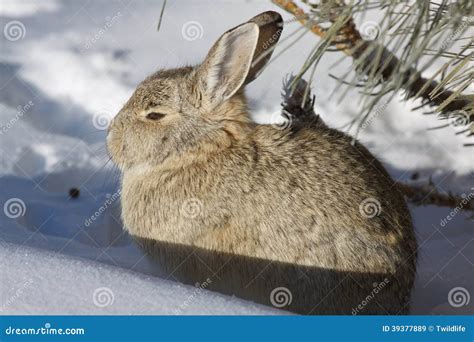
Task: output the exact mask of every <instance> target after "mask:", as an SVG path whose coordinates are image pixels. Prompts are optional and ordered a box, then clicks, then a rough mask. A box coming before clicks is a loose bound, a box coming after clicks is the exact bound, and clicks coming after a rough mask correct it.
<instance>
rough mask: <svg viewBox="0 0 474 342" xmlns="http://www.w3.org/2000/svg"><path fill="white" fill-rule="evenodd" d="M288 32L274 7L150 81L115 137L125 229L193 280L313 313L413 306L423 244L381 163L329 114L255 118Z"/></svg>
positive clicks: (112, 147)
mask: <svg viewBox="0 0 474 342" xmlns="http://www.w3.org/2000/svg"><path fill="white" fill-rule="evenodd" d="M281 30H282V19H281V16H280V15H279V14H278V13H275V12H264V13H262V14H260V15H258V16H256V17H254V18H252V19H251V20H250V21H248V22H246V23H243V24H241V25H239V26H237V27H235V28H233V29H231V30H229V31H227V32H225V33H224V34H223V35H222V36H221V37H220V38H219V39H218V40H217V42H216V43H215V44H214V46H213V47H212V48H211V50H210V52H209V53H208V55H207V57H206V59H205V60H204V62H203V63H202V64H201V65H199V66H196V67H184V68H178V69H172V70H161V71H158V72H156V73H155V74H153V75H151V76H150V77H148V78H147V79H146V80H144V81H143V82H142V83H141V84H140V85H139V86H138V88H137V89H136V91H135V92H134V94H133V95H132V97H131V98H130V100H129V101H128V102H127V103H126V104H125V106H124V107H123V109H122V110H121V111H120V113H119V114H118V115H117V116H116V117H115V119H114V120H113V122H112V123H111V126H110V128H109V134H108V137H107V144H108V149H109V152H110V154H111V156H112V158H113V160H114V161H115V163H116V164H117V165H118V166H119V168H120V169H121V170H122V173H123V176H122V211H123V212H122V217H123V221H124V225H125V227H126V229H127V230H128V232H129V233H130V234H131V235H132V236H133V237H134V238H135V239H136V240H137V241H138V242H139V243H141V244H142V245H143V246H144V247H145V248H147V249H148V251H149V252H150V253H151V254H153V256H154V257H155V258H156V260H157V261H158V262H159V264H160V265H161V266H160V267H161V268H160V269H161V272H163V274H164V275H166V276H168V277H172V278H176V279H179V280H181V281H184V282H188V283H196V282H199V283H200V284H201V285H199V286H201V287H202V286H203V285H202V284H205V288H209V289H215V290H217V291H220V292H224V293H229V294H235V295H237V296H239V297H242V298H247V299H251V300H254V301H257V302H260V303H264V304H271V305H273V306H276V307H281V308H282V309H286V310H290V311H294V312H299V313H304V314H321V313H322V314H341V313H343V314H351V313H352V314H358V313H361V314H367V313H370V314H398V313H407V312H408V301H409V295H410V290H411V287H412V285H413V280H414V276H415V263H416V248H417V247H416V240H415V237H414V233H413V227H412V223H411V218H410V214H409V211H408V209H407V206H406V204H405V202H404V199H403V197H402V195H401V194H400V193H398V192H397V190H396V189H395V187H394V186H393V181H392V180H391V178H390V176H389V175H388V174H387V172H386V171H385V169H384V168H383V166H382V165H381V163H380V162H379V161H378V160H377V159H375V158H374V157H373V156H372V155H371V154H370V153H369V152H368V151H367V150H366V149H365V148H364V147H363V146H361V145H360V144H357V143H356V144H352V141H351V139H350V138H349V137H347V136H346V135H344V134H343V133H341V132H338V131H335V130H333V129H330V128H328V127H327V126H325V125H324V124H322V123H321V124H316V125H308V127H300V128H299V129H298V130H296V131H295V130H292V129H291V127H289V128H281V127H276V126H275V125H257V124H254V123H252V122H251V121H250V119H249V113H248V110H247V102H246V98H245V95H244V92H243V86H244V85H245V84H247V83H248V82H250V81H252V80H253V79H254V78H256V77H257V76H258V74H259V73H260V72H261V71H262V69H263V67H264V66H265V64H266V63H267V62H268V60H269V58H270V55H271V52H272V51H273V49H274V47H275V44H276V42H277V41H278V38H279V36H280V34H281Z"/></svg>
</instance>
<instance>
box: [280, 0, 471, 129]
mask: <svg viewBox="0 0 474 342" xmlns="http://www.w3.org/2000/svg"><path fill="white" fill-rule="evenodd" d="M272 2H273V3H274V4H276V5H277V6H279V7H280V8H282V9H284V10H285V11H287V12H289V13H291V14H293V15H294V16H295V18H296V19H297V20H298V21H299V22H300V23H301V24H303V25H308V24H310V25H309V27H310V30H311V32H313V33H314V34H316V35H318V36H319V37H321V38H325V33H326V32H327V30H325V29H323V28H322V27H321V26H320V25H319V24H318V23H315V22H313V21H311V22H309V23H308V16H307V15H306V13H305V12H304V10H303V9H302V8H300V7H299V6H298V5H297V4H296V3H295V2H294V1H292V0H272ZM339 6H344V2H343V1H340V2H339ZM331 21H334V20H333V18H331ZM337 40H338V41H343V42H344V43H337V42H335V44H333V45H332V46H334V47H335V48H336V49H337V50H339V51H342V52H344V53H345V54H346V55H348V56H350V57H352V58H353V59H354V61H356V60H357V59H358V58H360V57H362V58H363V59H365V60H366V61H367V62H369V61H371V60H373V59H375V58H380V60H379V63H378V66H377V67H378V70H375V72H376V73H380V75H381V76H382V79H381V81H387V80H390V79H391V77H392V76H393V75H394V74H395V73H396V72H397V70H398V69H399V67H400V63H401V62H400V60H399V59H398V57H397V56H396V55H394V54H393V53H392V52H390V51H389V50H388V49H387V48H386V47H383V46H380V45H379V44H377V43H375V42H371V41H366V40H364V39H363V38H362V36H361V34H360V32H359V31H358V30H357V28H356V26H355V24H354V21H353V18H352V17H351V18H349V20H347V21H346V22H345V24H344V25H343V27H342V28H341V29H340V30H339V32H338V34H337ZM373 44H376V45H377V46H376V47H375V48H374V46H373ZM379 51H382V53H381V57H377V56H376V55H377V54H378V53H380V52H379ZM367 52H368V53H367ZM367 64H368V63H367ZM359 69H360V70H364V71H365V73H366V74H367V73H371V72H373V70H367V68H364V66H363V65H362V68H359ZM369 69H370V68H369ZM368 76H370V75H368ZM403 80H404V82H401V84H400V86H401V88H402V89H404V90H405V91H406V92H407V97H408V98H410V97H416V98H419V99H421V100H422V101H423V103H425V104H431V105H436V106H438V107H439V108H440V111H441V112H442V113H444V114H446V115H449V113H453V112H467V111H468V110H469V109H470V110H471V111H472V107H473V106H474V104H473V102H472V100H469V99H467V98H465V97H462V96H456V95H457V94H455V92H453V91H450V90H448V89H445V88H444V87H443V86H442V85H441V84H440V83H438V82H437V81H434V80H432V79H426V78H423V77H422V76H421V73H420V72H419V71H417V70H416V69H414V68H409V69H408V70H407V71H406V72H404V74H403ZM435 93H436V96H433V94H435ZM473 121H474V115H472V114H469V115H468V122H467V123H471V122H473Z"/></svg>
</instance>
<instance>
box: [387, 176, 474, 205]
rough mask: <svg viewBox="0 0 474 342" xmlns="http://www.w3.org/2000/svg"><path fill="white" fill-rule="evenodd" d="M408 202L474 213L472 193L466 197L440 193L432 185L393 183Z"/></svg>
mask: <svg viewBox="0 0 474 342" xmlns="http://www.w3.org/2000/svg"><path fill="white" fill-rule="evenodd" d="M395 185H396V187H397V188H398V190H400V191H401V192H402V193H403V194H404V195H405V197H406V198H407V200H408V201H410V202H412V203H414V204H415V205H436V206H438V207H449V208H458V209H459V210H466V211H474V193H472V192H471V193H469V194H468V195H467V196H466V197H462V196H458V195H454V194H452V193H442V192H440V191H439V190H438V189H437V188H436V187H435V186H434V185H433V184H431V183H428V184H406V183H400V182H397V183H395Z"/></svg>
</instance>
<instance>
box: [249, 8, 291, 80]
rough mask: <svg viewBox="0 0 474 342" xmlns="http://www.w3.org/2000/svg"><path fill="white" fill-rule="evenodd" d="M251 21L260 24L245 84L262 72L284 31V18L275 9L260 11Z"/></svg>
mask: <svg viewBox="0 0 474 342" xmlns="http://www.w3.org/2000/svg"><path fill="white" fill-rule="evenodd" d="M249 22H250V23H255V24H257V25H258V29H259V35H258V42H257V48H256V49H255V53H254V56H253V59H252V64H251V66H250V71H249V73H248V75H247V78H246V79H245V82H244V84H247V83H250V82H252V81H253V80H254V79H256V78H257V77H258V76H259V75H260V74H261V73H262V71H263V69H264V68H265V66H266V65H267V63H268V61H269V60H270V57H271V56H272V54H273V51H274V50H275V47H276V44H277V43H278V40H279V39H280V36H281V33H282V31H283V19H282V17H281V15H280V14H279V13H277V12H274V11H267V12H263V13H260V14H259V15H257V16H255V17H253V18H252V19H250V20H249Z"/></svg>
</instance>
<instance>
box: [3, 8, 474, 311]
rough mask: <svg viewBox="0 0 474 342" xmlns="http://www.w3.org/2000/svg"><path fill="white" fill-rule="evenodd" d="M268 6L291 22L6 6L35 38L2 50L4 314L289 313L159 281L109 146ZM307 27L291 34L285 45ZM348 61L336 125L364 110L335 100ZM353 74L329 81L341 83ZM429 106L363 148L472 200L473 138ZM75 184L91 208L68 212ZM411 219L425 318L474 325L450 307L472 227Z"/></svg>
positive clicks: (320, 105) (256, 95)
mask: <svg viewBox="0 0 474 342" xmlns="http://www.w3.org/2000/svg"><path fill="white" fill-rule="evenodd" d="M268 9H274V10H278V9H277V8H276V7H275V6H273V5H272V4H271V3H270V2H269V1H260V0H249V1H238V0H234V1H231V0H225V1H217V2H216V1H211V0H202V1H199V2H198V1H193V2H190V1H188V2H184V1H173V2H170V1H168V5H167V8H166V11H165V15H164V17H163V22H162V24H161V29H160V31H159V32H157V31H156V26H157V23H158V18H159V13H160V10H161V3H160V2H149V1H94V2H92V1H91V2H87V1H65V2H61V1H48V2H43V1H41V2H40V1H33V0H21V1H20V0H3V1H2V5H1V6H0V24H1V28H4V27H5V26H6V25H7V24H8V23H9V22H11V21H20V22H21V23H22V25H23V26H24V32H23V33H24V34H23V35H22V36H23V37H22V38H19V39H10V40H9V39H7V38H8V37H7V35H6V34H5V33H4V34H3V35H2V36H1V38H0V39H1V45H0V126H1V127H0V128H1V130H0V189H1V190H0V206H1V207H3V206H4V205H5V203H7V201H8V200H11V199H15V201H16V202H15V203H16V204H17V207H16V208H17V209H18V210H19V213H20V214H19V215H18V214H17V212H8V215H7V212H6V211H5V210H4V211H1V209H0V259H1V260H2V267H1V269H0V279H1V280H0V285H1V288H0V309H1V310H2V313H10V314H38V313H43V314H46V313H47V314H72V313H76V314H90V313H100V314H174V313H182V314H273V313H282V312H281V311H277V310H275V309H272V308H267V307H262V306H260V305H256V304H253V303H250V302H245V301H242V300H238V299H236V298H232V297H227V296H223V295H220V294H216V293H212V292H210V291H207V290H203V291H200V292H199V295H197V296H196V295H193V293H195V288H193V287H192V286H186V285H181V284H178V283H176V282H173V281H170V280H163V279H160V278H158V277H156V275H154V273H153V268H152V267H151V263H150V261H149V260H148V259H147V258H146V257H145V256H144V254H143V253H142V251H141V250H139V249H138V248H137V247H135V245H134V244H133V243H132V242H131V240H130V238H129V237H128V236H127V234H126V233H124V231H123V229H122V227H121V223H120V208H119V203H118V202H119V201H118V200H117V199H116V197H117V196H116V195H117V191H118V187H117V182H116V181H117V177H118V175H117V174H116V171H115V169H114V168H113V167H112V166H111V165H110V164H111V163H106V162H107V157H106V153H105V145H104V143H105V130H104V129H105V128H106V126H107V123H108V121H109V120H110V118H112V117H113V115H115V114H116V113H117V111H118V110H119V109H120V107H121V106H122V105H123V104H124V102H125V101H126V100H127V99H128V97H129V96H130V94H131V93H132V91H133V89H134V87H135V86H136V85H137V83H138V82H139V81H141V80H142V79H143V78H144V77H145V76H147V75H148V74H150V73H152V72H154V71H155V70H156V69H157V68H167V67H175V66H182V65H185V64H194V63H198V62H199V61H200V60H202V58H203V57H204V56H205V54H206V52H207V50H208V49H209V47H210V46H211V45H212V43H213V42H214V41H215V40H216V39H217V38H218V37H219V36H220V34H222V33H223V32H224V31H226V30H227V29H229V28H230V27H232V26H234V25H237V24H239V23H241V22H243V21H244V20H247V19H248V18H250V17H252V16H253V15H255V14H257V13H259V12H261V11H264V10H268ZM280 12H281V11H280ZM286 17H288V16H286ZM189 22H197V23H199V25H200V26H199V25H198V26H196V27H197V29H198V30H200V32H198V33H197V35H195V36H189V37H184V36H183V32H185V31H184V30H183V27H184V25H185V24H186V23H189ZM298 25H299V24H297V23H293V24H290V25H288V27H287V28H286V29H285V32H284V36H283V38H282V40H284V39H285V37H288V34H289V33H290V32H292V31H294V30H295V29H297V28H299V26H298ZM21 29H22V28H21V27H20V30H21ZM20 33H21V32H20ZM185 38H187V39H185ZM194 38H197V39H194ZM288 42H289V41H286V43H285V42H284V43H283V44H281V45H280V47H279V49H277V51H276V54H278V53H279V51H281V48H282V46H284V45H286V44H287V43H288ZM315 43H316V38H315V37H314V36H312V35H311V34H306V35H305V37H304V38H303V39H302V40H301V41H300V42H298V43H297V48H295V49H293V50H289V51H287V52H285V53H284V54H282V55H281V56H280V57H278V58H277V59H276V60H275V61H274V62H273V63H271V64H270V66H269V67H268V68H267V69H266V70H265V72H264V73H263V74H262V75H261V77H260V78H259V79H258V80H256V81H254V82H253V83H252V84H251V85H250V86H249V87H248V89H247V94H248V95H249V97H250V100H251V107H252V111H253V115H254V118H255V120H256V121H257V122H268V121H270V120H273V121H275V115H274V113H278V112H279V104H280V101H281V100H280V91H281V83H282V80H283V78H284V77H285V76H286V75H287V74H288V73H291V72H293V73H294V72H296V71H297V70H298V67H299V66H301V65H302V62H303V61H304V59H305V58H306V56H307V55H308V54H309V52H310V51H311V49H312V48H313V46H314V44H315ZM339 57H340V55H339V54H337V53H335V54H328V55H327V56H325V57H324V58H323V60H322V61H321V64H320V66H319V67H318V70H317V72H316V77H315V80H314V83H313V88H314V89H313V91H314V93H315V94H316V97H317V101H316V102H317V110H318V112H319V113H320V114H321V116H322V118H323V119H324V120H325V121H326V122H328V123H329V124H330V125H332V126H333V127H337V128H341V127H343V126H344V125H345V124H347V123H348V122H349V121H350V120H351V119H353V118H354V117H355V116H356V114H357V113H358V109H359V106H358V103H357V102H356V101H355V99H358V95H357V94H355V93H354V94H351V95H350V96H348V97H347V98H346V100H344V101H342V102H341V103H338V102H337V101H336V100H337V99H338V94H336V96H334V97H333V98H332V99H329V95H330V93H331V91H332V90H333V89H334V87H335V86H336V82H335V81H334V80H333V79H331V78H330V77H329V76H328V69H329V67H330V66H331V65H332V64H333V63H334V61H335V59H336V58H339ZM346 66H347V61H346V62H343V63H341V64H340V65H339V66H338V68H337V69H332V70H330V72H331V73H334V74H336V75H341V74H343V73H344V71H345V67H346ZM416 105H417V104H416V103H408V104H403V103H401V102H400V101H398V99H395V100H393V101H391V102H390V103H389V104H388V105H387V106H386V107H385V108H384V109H383V110H380V113H379V114H378V115H376V116H375V117H374V118H373V120H371V122H370V124H369V125H368V126H367V127H366V128H365V129H364V130H362V131H361V132H360V139H361V140H362V142H364V143H365V144H366V145H367V146H368V147H369V149H370V150H371V151H372V152H373V153H374V154H375V155H377V156H378V157H379V158H380V159H381V160H382V161H383V162H384V163H385V165H386V166H387V168H388V169H389V171H390V173H391V174H392V176H393V177H394V178H396V179H402V180H407V179H408V178H409V177H410V175H411V174H412V173H413V172H415V171H417V172H419V174H420V178H421V179H422V180H427V179H428V178H429V177H430V176H432V177H433V180H434V182H435V183H437V184H438V185H439V186H440V188H441V189H443V190H453V191H455V192H457V193H464V194H466V195H467V194H469V193H470V192H473V191H474V190H472V189H471V188H472V187H473V182H472V172H473V171H474V163H473V161H474V159H473V154H472V150H471V149H469V148H466V147H463V146H462V144H463V143H465V142H466V138H465V137H463V136H461V135H455V134H454V133H455V130H454V129H453V128H451V127H448V128H444V129H440V130H434V131H433V130H428V128H432V127H435V126H438V125H440V124H441V123H443V122H440V121H439V120H437V119H436V118H435V117H434V116H427V115H422V113H421V112H420V111H415V112H413V111H411V108H412V107H415V106H416ZM453 170H455V171H456V172H452V171H453ZM74 187H76V188H78V189H79V190H80V196H79V197H78V198H77V199H69V198H68V191H69V190H70V189H71V188H74ZM108 202H111V203H110V205H107V208H106V209H103V208H104V206H105V203H108ZM101 208H102V209H103V210H101ZM99 210H100V212H99V214H96V212H98V211H99ZM411 210H412V214H413V216H414V220H415V225H416V233H417V236H418V240H419V244H420V251H419V252H420V260H419V267H418V277H417V281H416V286H415V290H414V294H413V308H412V312H413V313H415V314H431V313H449V314H461V313H468V312H470V313H472V312H473V309H472V308H473V306H472V301H471V303H470V304H469V305H468V306H463V307H460V308H456V307H453V306H451V305H449V304H448V293H449V291H450V290H451V289H452V288H455V287H464V288H466V289H467V290H468V292H469V293H470V294H472V295H474V282H473V280H474V277H473V272H472V271H473V269H472V266H473V261H474V248H473V243H472V242H473V234H472V231H473V230H472V229H473V227H472V222H470V221H469V220H468V217H467V214H466V213H464V212H460V213H458V214H456V215H455V216H454V218H453V220H451V221H449V222H448V224H446V225H443V224H442V219H443V218H445V217H446V216H448V215H450V213H451V212H452V209H450V208H439V207H432V206H429V207H422V208H420V207H413V206H411ZM4 214H5V215H4ZM16 216H18V217H16ZM91 217H94V219H93V220H92V219H91ZM88 220H89V221H88ZM104 288H106V289H105V290H104ZM98 289H99V290H98ZM95 291H96V292H97V291H99V292H100V291H103V292H104V293H105V295H104V296H105V299H107V296H109V297H110V293H112V294H113V298H114V300H113V303H111V304H110V305H107V306H104V307H101V305H100V303H99V305H95V304H94V300H93V297H94V296H93V295H94V292H95ZM190 296H191V297H192V300H189V297H190ZM185 302H186V303H188V304H187V305H185V308H182V306H183V303H185Z"/></svg>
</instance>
